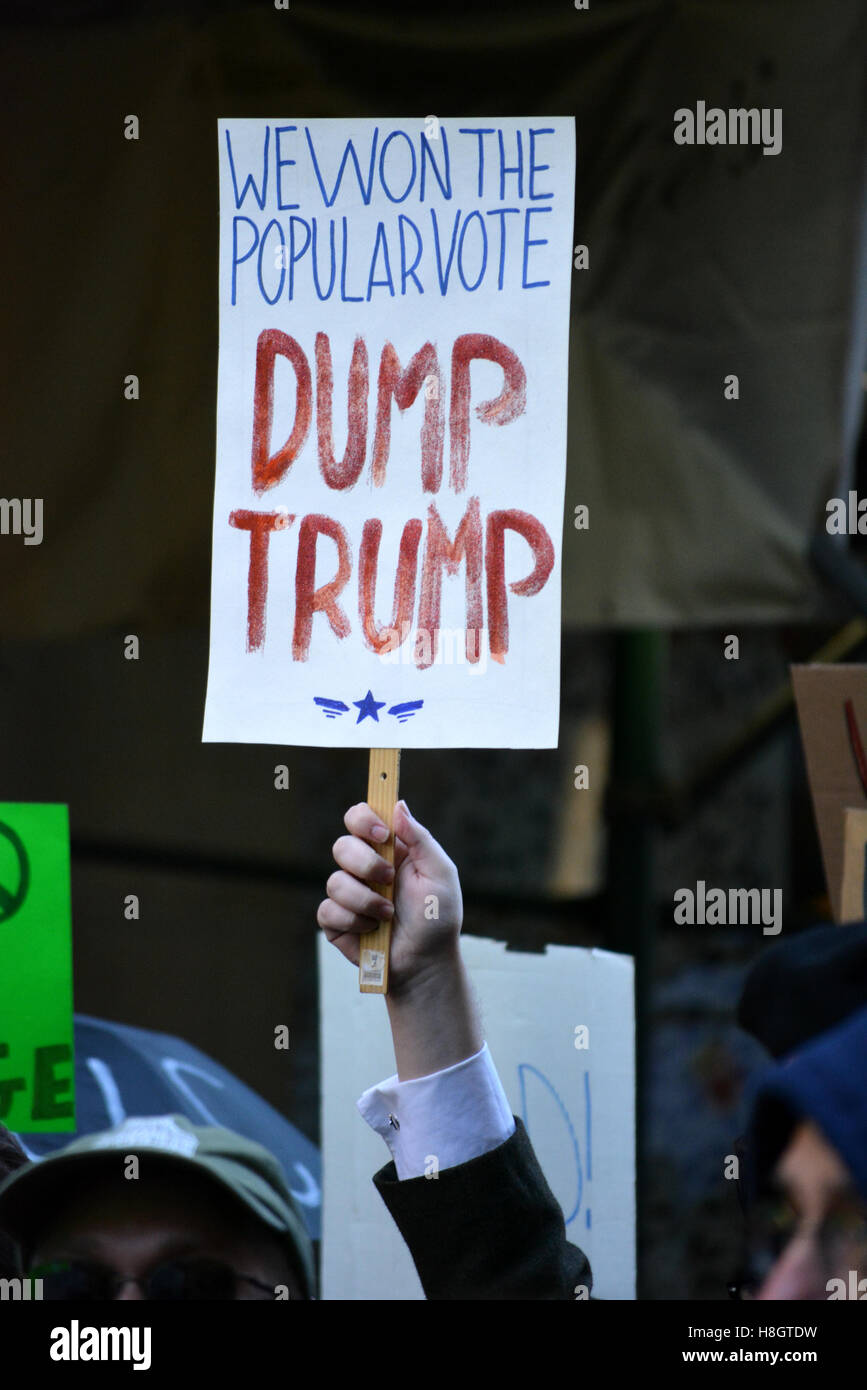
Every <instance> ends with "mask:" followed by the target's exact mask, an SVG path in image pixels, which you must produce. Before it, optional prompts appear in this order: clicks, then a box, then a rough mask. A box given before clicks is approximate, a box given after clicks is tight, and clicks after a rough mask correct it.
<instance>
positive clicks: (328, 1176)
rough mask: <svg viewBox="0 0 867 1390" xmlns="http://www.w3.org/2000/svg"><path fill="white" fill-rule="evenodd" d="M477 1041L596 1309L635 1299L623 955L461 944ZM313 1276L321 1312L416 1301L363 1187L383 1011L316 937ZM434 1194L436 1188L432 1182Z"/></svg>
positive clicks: (375, 1154) (387, 1224) (386, 1053)
mask: <svg viewBox="0 0 867 1390" xmlns="http://www.w3.org/2000/svg"><path fill="white" fill-rule="evenodd" d="M461 941H462V954H463V957H464V960H465V961H466V964H467V967H468V970H469V974H470V978H471V980H472V983H473V986H474V987H475V989H476V990H477V992H478V994H479V996H480V1000H481V1005H482V1017H483V1019H484V1025H485V1037H486V1040H487V1043H488V1046H489V1048H490V1050H491V1054H492V1056H493V1059H494V1063H495V1065H496V1067H497V1071H498V1073H499V1076H500V1079H501V1081H502V1083H503V1086H504V1088H505V1091H506V1096H507V1097H508V1100H509V1104H510V1105H511V1107H512V1111H513V1113H514V1114H515V1115H518V1116H519V1117H520V1118H521V1119H522V1120H523V1121H524V1123H525V1125H526V1128H527V1132H528V1134H529V1136H530V1140H531V1142H532V1144H533V1148H534V1150H535V1153H536V1156H537V1158H538V1159H539V1162H540V1164H541V1166H542V1169H543V1171H544V1173H545V1176H546V1178H547V1180H548V1183H549V1185H550V1187H551V1190H552V1191H553V1193H554V1195H555V1197H556V1198H557V1200H558V1202H559V1203H560V1206H561V1208H562V1210H563V1216H564V1219H565V1221H566V1232H567V1237H568V1239H569V1240H570V1242H571V1243H572V1244H574V1245H578V1246H580V1247H581V1249H582V1250H583V1251H584V1252H585V1254H586V1255H587V1256H588V1258H589V1260H590V1265H591V1268H592V1270H593V1294H594V1297H598V1298H605V1299H632V1298H634V1297H635V1072H634V1041H635V1038H634V1003H633V963H632V958H631V957H630V956H620V955H613V954H612V953H610V952H608V951H597V950H584V949H582V948H579V947H574V946H548V947H547V948H546V950H545V952H544V954H542V953H539V954H534V953H527V952H518V951H507V950H506V949H505V946H504V945H503V943H501V942H496V941H486V940H483V939H481V938H479V937H471V936H469V937H462V938H461ZM319 986H320V987H319V999H320V1030H321V1057H322V1081H321V1095H322V1158H323V1170H324V1188H323V1248H322V1256H323V1266H322V1296H323V1297H324V1298H328V1299H359V1300H363V1299H372V1300H376V1301H377V1302H379V1301H387V1300H392V1299H397V1300H400V1299H420V1298H422V1297H423V1295H422V1290H421V1285H420V1283H419V1280H418V1276H417V1274H416V1272H415V1268H414V1266H413V1263H412V1259H411V1257H410V1254H409V1251H408V1249H407V1247H406V1245H405V1244H404V1242H403V1239H402V1237H401V1236H400V1234H399V1233H398V1230H397V1228H396V1226H395V1225H394V1223H393V1221H392V1219H391V1217H390V1216H389V1214H388V1212H387V1210H386V1208H385V1205H384V1203H383V1201H382V1199H381V1197H380V1196H379V1194H378V1192H377V1191H376V1189H375V1187H374V1186H373V1183H372V1181H371V1179H372V1177H373V1174H374V1173H375V1172H377V1171H378V1170H379V1169H380V1168H381V1167H382V1166H383V1164H385V1163H387V1162H388V1160H389V1154H388V1150H387V1148H386V1146H385V1144H384V1143H383V1141H382V1139H381V1138H380V1137H379V1135H378V1134H376V1133H374V1131H373V1130H371V1129H370V1127H369V1126H368V1125H367V1124H366V1123H365V1121H364V1120H363V1119H362V1118H361V1116H360V1115H359V1113H358V1111H357V1109H356V1105H355V1102H356V1100H357V1099H358V1097H359V1096H360V1095H361V1094H362V1092H363V1091H365V1090H366V1089H367V1088H368V1087H369V1086H372V1085H376V1084H377V1082H380V1081H384V1080H386V1078H387V1077H390V1076H392V1075H393V1074H394V1069H395V1067H394V1053H393V1051H392V1046H391V1035H390V1032H389V1027H388V1017H387V1014H386V1010H385V1008H381V1009H379V1008H371V1007H370V1004H369V1001H367V1000H366V999H365V998H364V996H362V995H360V994H359V993H358V989H357V980H356V976H355V973H354V971H353V970H352V969H351V968H349V967H348V966H347V963H346V961H345V960H344V959H343V957H342V956H341V955H340V954H339V953H338V952H337V951H336V950H335V949H334V947H333V946H329V945H328V943H327V942H326V941H325V938H324V937H323V936H320V938H319ZM431 1181H436V1179H431Z"/></svg>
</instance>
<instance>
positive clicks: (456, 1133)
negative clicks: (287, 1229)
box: [317, 801, 592, 1299]
mask: <svg viewBox="0 0 867 1390" xmlns="http://www.w3.org/2000/svg"><path fill="white" fill-rule="evenodd" d="M344 824H345V826H346V829H347V831H348V834H346V835H343V836H341V837H340V839H338V840H337V841H336V843H335V845H334V848H333V854H334V858H335V861H336V863H337V865H338V868H337V871H336V872H335V873H333V874H332V875H331V877H330V878H329V880H328V883H327V886H326V891H327V894H328V896H327V897H326V899H325V900H324V901H323V902H322V903H321V904H320V906H319V910H318V914H317V916H318V921H319V925H320V926H321V927H322V929H323V931H324V932H325V934H326V936H327V938H328V940H329V941H330V942H331V943H332V944H333V945H334V946H335V947H336V948H337V950H339V951H340V952H342V954H343V955H344V956H346V958H347V960H349V961H350V962H351V963H352V964H353V965H354V966H356V967H357V966H358V962H359V935H360V934H361V933H362V932H365V931H369V930H370V929H371V927H373V926H374V925H378V924H379V923H380V922H381V921H383V920H391V922H392V940H391V957H390V960H391V965H390V980H389V992H388V994H387V995H386V997H385V1004H386V1007H387V1009H388V1017H389V1023H390V1025H391V1034H392V1040H393V1043H394V1052H395V1059H396V1062H397V1072H396V1074H395V1075H394V1076H392V1077H390V1078H389V1079H388V1080H387V1081H384V1082H382V1083H381V1084H380V1085H378V1086H374V1087H372V1088H371V1089H370V1090H368V1091H366V1092H365V1093H364V1095H363V1096H362V1097H361V1099H360V1100H359V1102H358V1108H359V1110H360V1112H361V1114H362V1116H363V1117H364V1119H365V1120H366V1121H367V1123H368V1124H369V1125H371V1126H372V1128H373V1129H375V1130H376V1131H377V1133H378V1134H380V1135H381V1136H382V1138H383V1139H384V1141H385V1143H386V1144H387V1146H388V1148H389V1150H390V1152H391V1156H392V1161H391V1162H390V1163H388V1164H386V1166H385V1167H384V1168H382V1169H381V1170H380V1171H379V1172H378V1173H377V1174H376V1175H375V1177H374V1179H373V1181H374V1184H375V1186H376V1188H377V1191H378V1192H379V1195H380V1196H381V1197H382V1199H383V1201H384V1202H385V1205H386V1207H387V1208H388V1211H389V1212H390V1214H391V1216H392V1218H393V1220H394V1221H395V1222H396V1224H397V1226H398V1228H399V1230H400V1232H401V1235H402V1236H403V1238H404V1240H405V1241H406V1243H407V1245H408V1247H409V1250H410V1253H411V1254H412V1257H413V1260H414V1262H415V1266H416V1269H417V1271H418V1274H419V1278H420V1280H421V1284H422V1287H423V1289H424V1292H425V1296H426V1297H427V1298H428V1299H563V1298H568V1299H575V1298H579V1299H580V1298H588V1297H589V1293H590V1288H591V1285H592V1280H591V1273H590V1266H589V1264H588V1262H587V1259H586V1256H585V1255H584V1254H583V1253H582V1251H581V1250H579V1249H578V1248H577V1247H576V1246H574V1245H571V1244H570V1243H569V1242H568V1241H567V1239H566V1231H565V1226H564V1221H563V1213H562V1212H561V1210H560V1207H559V1206H558V1204H557V1202H556V1200H555V1198H554V1197H553V1195H552V1193H551V1190H550V1188H549V1187H548V1184H547V1182H546V1181H545V1178H544V1176H543V1174H542V1171H541V1169H540V1167H539V1164H538V1162H537V1160H536V1157H535V1154H534V1153H533V1149H532V1147H531V1145H530V1141H529V1138H528V1136H527V1133H526V1130H525V1129H524V1126H523V1125H522V1123H521V1121H520V1120H519V1119H517V1118H516V1117H515V1116H513V1115H512V1113H511V1110H510V1108H509V1104H508V1101H507V1100H506V1096H505V1093H504V1091H503V1087H502V1085H501V1083H500V1079H499V1077H498V1075H497V1072H496V1070H495V1068H494V1064H493V1060H492V1058H491V1054H490V1052H489V1050H488V1047H487V1044H486V1043H485V1042H484V1039H483V1037H482V1031H481V1025H480V1022H479V1015H478V1011H477V1009H476V1006H475V1003H474V1000H473V995H472V991H471V989H470V985H469V981H468V979H467V974H466V970H465V968H464V964H463V961H462V959H461V952H460V941H459V938H460V931H461V925H462V920H463V904H462V898H461V888H460V882H459V879H458V871H457V869H456V868H455V865H454V864H453V863H452V861H451V859H450V858H449V857H448V855H447V854H446V853H445V851H444V850H443V849H442V847H441V846H440V845H439V844H438V843H437V841H436V840H435V839H434V837H433V835H431V833H430V831H429V830H427V829H426V828H425V827H424V826H423V825H421V824H420V822H419V821H417V820H416V819H415V818H414V817H413V816H412V815H411V813H410V811H409V808H408V807H407V805H406V802H405V801H400V802H398V804H397V806H396V807H395V812H394V832H395V867H394V869H392V867H391V866H390V865H389V864H388V863H387V862H386V860H385V859H384V858H383V857H382V855H381V854H379V853H378V852H377V850H376V845H378V844H379V845H381V844H382V843H383V842H384V841H385V840H386V839H387V838H388V833H389V832H388V830H387V828H386V826H385V825H384V824H383V823H382V821H381V820H379V818H378V817H377V816H376V814H375V812H374V811H373V810H372V809H371V807H370V806H369V805H367V804H366V803H364V802H362V803H361V804H359V805H357V806H353V807H351V808H350V809H349V810H348V811H347V813H346V815H345V817H344ZM392 881H393V882H394V906H393V907H392V905H391V904H390V903H389V902H388V901H387V899H385V898H383V897H382V895H381V894H380V893H379V892H377V891H376V887H375V885H384V884H387V883H391V882H392ZM370 885H374V886H373V887H371V886H370ZM432 903H433V904H435V906H436V912H435V913H433V912H431V911H430V910H429V906H430V904H432ZM428 1156H433V1157H435V1158H436V1161H437V1172H438V1176H437V1178H436V1180H435V1181H431V1180H429V1176H426V1171H427V1172H428V1174H429V1170H426V1159H427V1158H428Z"/></svg>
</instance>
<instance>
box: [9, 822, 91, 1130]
mask: <svg viewBox="0 0 867 1390" xmlns="http://www.w3.org/2000/svg"><path fill="white" fill-rule="evenodd" d="M0 1122H2V1123H3V1124H4V1125H5V1126H6V1127H7V1129H11V1130H18V1131H20V1132H21V1133H24V1134H54V1133H68V1132H70V1131H73V1130H74V1129H75V1071H74V1057H73V1031H72V911H71V906H70V889H69V814H68V810H67V808H66V806H51V805H36V804H33V805H31V804H25V803H18V802H16V803H12V802H5V803H0Z"/></svg>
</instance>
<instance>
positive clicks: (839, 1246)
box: [749, 1010, 867, 1300]
mask: <svg viewBox="0 0 867 1390" xmlns="http://www.w3.org/2000/svg"><path fill="white" fill-rule="evenodd" d="M865 1074H867V1010H861V1011H859V1012H858V1013H857V1014H855V1015H853V1017H852V1018H850V1019H848V1020H847V1021H846V1022H845V1023H843V1024H842V1025H840V1026H838V1027H837V1028H834V1029H831V1030H829V1031H828V1032H827V1033H824V1034H822V1035H821V1037H819V1038H816V1039H814V1040H813V1041H812V1042H811V1043H809V1044H808V1045H807V1046H806V1047H804V1048H802V1049H801V1050H799V1051H798V1052H797V1053H795V1054H794V1055H793V1056H792V1057H789V1058H787V1059H786V1061H784V1062H783V1063H781V1064H779V1065H777V1066H775V1067H773V1068H771V1069H770V1070H769V1072H768V1073H766V1075H765V1076H764V1078H763V1079H762V1081H761V1082H760V1084H759V1087H758V1089H757V1092H756V1097H755V1104H754V1109H753V1116H752V1122H751V1130H750V1147H751V1149H752V1151H753V1153H754V1155H755V1174H754V1177H753V1184H754V1192H753V1197H754V1201H753V1202H752V1204H751V1210H750V1217H749V1226H750V1242H749V1244H750V1265H751V1268H750V1282H751V1283H752V1289H753V1293H754V1296H755V1297H757V1298H759V1299H775V1300H782V1299H785V1300H805V1299H809V1300H817V1299H830V1298H850V1297H858V1296H859V1295H858V1287H859V1284H860V1283H861V1281H862V1280H864V1281H865V1282H864V1286H863V1289H862V1292H867V1093H865V1085H864V1079H865ZM853 1290H854V1291H855V1292H854V1293H853Z"/></svg>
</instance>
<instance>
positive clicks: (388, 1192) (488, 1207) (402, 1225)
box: [373, 1117, 591, 1299]
mask: <svg viewBox="0 0 867 1390" xmlns="http://www.w3.org/2000/svg"><path fill="white" fill-rule="evenodd" d="M515 1126H516V1128H515V1133H514V1134H513V1135H512V1136H511V1138H509V1139H507V1140H506V1142H505V1144H501V1145H500V1146H499V1147H498V1148H496V1149H491V1150H490V1152H489V1153H486V1154H482V1155H481V1157H479V1158H474V1159H471V1160H470V1162H469V1163H462V1164H460V1165H459V1166H458V1167H456V1168H443V1169H442V1170H441V1171H440V1173H439V1175H438V1177H436V1178H425V1177H421V1178H408V1179H406V1180H405V1181H404V1182H399V1181H398V1177H397V1172H396V1170H395V1166H394V1164H393V1163H388V1164H386V1166H385V1167H384V1168H381V1169H380V1171H379V1172H378V1173H377V1174H376V1175H375V1177H374V1179H373V1181H374V1183H375V1185H376V1189H377V1191H378V1192H379V1195H380V1196H381V1197H382V1200H383V1201H384V1202H385V1205H386V1206H387V1207H388V1210H389V1212H390V1214H391V1216H392V1217H393V1219H394V1221H395V1223H396V1225H397V1227H398V1229H399V1231H400V1233H401V1235H402V1236H403V1238H404V1240H405V1241H406V1243H407V1245H408V1246H409V1249H410V1253H411V1255H412V1257H413V1260H414V1261H415V1267H416V1269H417V1270H418V1274H419V1278H420V1279H421V1283H422V1287H423V1289H424V1292H425V1297H426V1298H428V1299H501V1298H502V1299H533V1298H539V1299H548V1298H550V1299H559V1298H569V1299H574V1298H587V1297H588V1296H589V1291H590V1285H591V1274H590V1266H589V1264H588V1263H587V1259H586V1256H585V1255H584V1254H583V1253H582V1251H580V1250H579V1249H578V1248H577V1247H576V1246H574V1245H570V1244H569V1242H568V1241H567V1239H566V1227H565V1225H564V1222H563V1213H562V1212H561V1210H560V1207H559V1206H558V1204H557V1202H556V1200H555V1198H554V1195H553V1193H552V1192H551V1189H550V1187H549V1186H548V1184H547V1182H546V1181H545V1177H544V1174H543V1173H542V1170H541V1168H540V1167H539V1163H538V1160H537V1158H536V1155H535V1154H534V1152H533V1148H532V1145H531V1143H530V1140H529V1137H528V1135H527V1131H526V1130H525V1128H524V1126H523V1125H522V1123H521V1121H520V1120H519V1119H518V1118H517V1117H516V1118H515ZM578 1285H581V1286H584V1289H578V1291H577V1292H576V1286H578Z"/></svg>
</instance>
